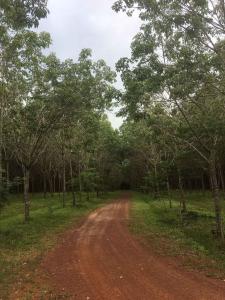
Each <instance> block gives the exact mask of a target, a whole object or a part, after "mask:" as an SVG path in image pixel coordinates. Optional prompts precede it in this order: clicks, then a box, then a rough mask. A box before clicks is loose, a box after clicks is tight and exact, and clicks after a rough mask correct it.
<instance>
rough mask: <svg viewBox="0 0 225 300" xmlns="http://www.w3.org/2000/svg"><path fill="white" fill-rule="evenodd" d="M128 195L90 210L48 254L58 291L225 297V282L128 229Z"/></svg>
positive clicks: (122, 296) (139, 299)
mask: <svg viewBox="0 0 225 300" xmlns="http://www.w3.org/2000/svg"><path fill="white" fill-rule="evenodd" d="M124 198H125V199H121V200H118V201H116V202H115V203H112V204H109V205H107V206H105V207H103V208H101V209H98V210H97V211H96V212H93V213H92V214H90V215H89V217H88V218H87V219H86V221H85V222H84V223H83V225H82V226H81V227H80V228H78V229H74V230H73V231H71V232H69V233H67V234H66V236H65V237H64V239H63V241H62V243H61V244H60V245H59V246H58V247H57V248H56V249H55V250H54V251H53V252H51V253H49V254H48V255H47V257H46V258H45V260H44V262H43V264H42V268H43V271H44V272H47V273H48V278H49V280H50V282H51V285H52V286H53V287H54V289H55V291H57V293H58V294H61V295H62V294H63V295H65V296H66V297H68V298H67V299H78V300H83V299H84V300H104V299H105V300H114V299H119V300H154V299H177V300H181V299H182V300H183V299H190V300H194V299H197V300H201V299H211V300H212V299H220V300H221V299H225V282H222V281H218V280H213V279H209V278H206V277H204V276H203V275H200V274H199V273H194V272H188V271H185V270H183V269H182V268H181V267H179V266H178V265H176V263H174V262H170V261H169V259H164V258H161V257H158V256H157V255H155V254H154V253H150V251H149V249H148V250H147V249H144V248H143V247H142V246H141V245H140V244H139V242H138V241H137V240H135V238H134V237H133V236H132V235H131V234H130V233H129V231H128V228H127V219H128V214H129V207H130V202H129V199H128V198H126V197H124ZM54 299H55V298H54ZM57 299H62V298H57Z"/></svg>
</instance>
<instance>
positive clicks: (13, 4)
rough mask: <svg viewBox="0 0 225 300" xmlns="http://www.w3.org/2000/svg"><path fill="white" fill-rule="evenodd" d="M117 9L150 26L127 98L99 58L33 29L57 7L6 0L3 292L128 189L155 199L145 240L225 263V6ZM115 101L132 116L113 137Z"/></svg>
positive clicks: (142, 226)
mask: <svg viewBox="0 0 225 300" xmlns="http://www.w3.org/2000/svg"><path fill="white" fill-rule="evenodd" d="M98 5H100V4H98ZM113 9H114V11H115V12H119V11H123V12H126V13H127V14H128V15H130V16H132V14H133V12H134V11H137V12H138V13H139V17H140V20H141V22H142V26H141V28H140V32H139V33H138V34H137V35H136V36H135V37H134V39H133V42H132V44H131V55H130V57H124V58H121V59H120V60H119V61H118V62H117V64H116V71H117V73H118V74H120V76H121V79H122V82H123V86H124V88H123V89H122V90H118V89H117V88H116V87H115V83H116V77H117V73H116V72H115V71H114V70H113V69H111V68H110V67H109V66H108V65H107V63H106V62H105V61H104V60H102V59H99V60H97V61H95V60H94V59H93V57H92V51H91V49H81V50H80V55H79V57H78V58H77V59H74V58H68V59H65V60H60V59H59V58H58V57H57V55H56V54H54V53H49V54H46V53H48V49H49V46H50V45H51V37H50V35H49V34H48V33H46V32H41V33H38V31H37V30H36V29H35V28H37V27H38V26H39V22H40V20H41V19H43V18H45V17H47V15H48V8H47V1H46V0H33V1H30V0H18V1H14V0H8V1H0V16H1V18H0V253H1V257H2V258H1V260H0V268H1V274H0V279H1V280H2V282H3V284H4V285H10V284H11V282H13V280H16V279H15V278H16V277H14V276H17V274H18V273H19V269H20V268H23V267H21V262H22V261H23V262H24V259H25V263H26V257H27V259H28V260H31V261H32V260H33V257H35V258H36V257H38V256H39V254H40V253H41V252H42V249H43V251H44V249H46V246H47V245H48V243H50V244H51V243H52V242H53V240H54V236H55V235H54V234H53V235H52V233H55V232H58V231H60V230H61V229H62V228H64V226H67V225H68V224H69V223H70V222H72V220H76V219H77V218H80V216H82V215H84V214H86V213H87V212H88V211H89V210H90V209H93V208H95V207H97V205H98V204H99V203H100V202H101V200H96V201H95V200H92V197H91V195H93V193H95V195H97V196H101V195H102V194H105V193H107V192H109V191H115V190H119V189H130V190H134V191H139V192H141V193H143V194H145V195H146V196H136V198H135V199H136V200H135V204H134V211H133V213H134V215H135V216H136V217H135V220H136V218H137V220H138V222H137V223H134V228H136V230H137V231H138V230H139V231H140V232H144V233H147V232H150V233H152V232H153V235H151V237H154V235H156V233H157V234H159V235H165V236H166V237H167V236H168V237H169V238H171V239H172V240H174V245H181V246H182V247H183V245H184V246H187V247H189V248H190V249H191V250H192V251H194V253H199V255H201V254H203V255H205V256H208V257H209V258H212V259H213V260H215V261H218V262H219V267H221V269H223V268H224V231H225V223H224V219H225V215H224V193H225V84H224V83H225V18H224V16H225V4H224V1H220V0H217V1H208V0H201V1H200V0H199V1H187V0H182V1H181V0H171V1H165V0H159V1H146V0H129V1H127V0H118V1H116V2H115V4H114V5H113ZM118 43H119V41H118ZM115 106H117V107H119V113H118V114H119V115H120V116H122V117H123V118H124V122H123V125H122V126H121V128H120V129H116V130H115V129H114V128H112V126H111V124H110V122H109V120H108V118H107V111H109V110H112V109H114V107H115ZM196 190H200V192H199V193H197V192H196V193H195V192H194V191H196ZM175 191H176V192H175ZM209 191H211V192H209ZM22 194H23V196H22V198H21V195H22ZM56 194H60V200H59V199H58V198H57V197H58V196H56ZM84 194H85V196H83V198H82V199H83V200H82V201H81V200H80V198H79V195H84ZM68 195H70V196H68ZM162 195H164V196H163V197H162ZM165 195H166V196H165ZM68 197H71V198H70V200H69V202H70V204H68ZM139 198H140V199H139ZM210 198H211V202H210ZM84 199H85V202H84ZM138 199H139V200H138ZM22 201H23V202H22ZM99 201H100V202H99ZM139 221H140V222H139ZM135 222H136V221H135ZM135 224H136V225H135ZM51 236H53V240H52V238H51ZM49 237H50V238H49ZM164 247H166V244H165V245H163V247H162V249H164ZM182 247H181V248H179V249H178V250H179V251H180V252H181V253H183V252H182V251H183V250H182V249H183V248H182ZM179 251H178V252H179ZM33 252H34V253H33ZM197 263H198V262H196V264H197ZM21 271H22V272H23V273H24V274H23V277H24V276H25V271H23V269H22V270H21Z"/></svg>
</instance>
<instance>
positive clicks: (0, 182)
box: [0, 97, 3, 200]
mask: <svg viewBox="0 0 225 300" xmlns="http://www.w3.org/2000/svg"><path fill="white" fill-rule="evenodd" d="M2 152H3V97H0V191H1V189H3V175H2V174H3V157H2ZM0 197H2V194H1V192H0ZM0 200H1V199H0Z"/></svg>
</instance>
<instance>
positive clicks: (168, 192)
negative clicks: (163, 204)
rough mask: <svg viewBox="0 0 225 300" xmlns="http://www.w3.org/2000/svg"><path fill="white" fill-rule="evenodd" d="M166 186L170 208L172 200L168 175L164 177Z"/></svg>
mask: <svg viewBox="0 0 225 300" xmlns="http://www.w3.org/2000/svg"><path fill="white" fill-rule="evenodd" d="M166 187H167V194H168V197H169V204H170V208H172V200H171V195H170V182H169V176H167V177H166Z"/></svg>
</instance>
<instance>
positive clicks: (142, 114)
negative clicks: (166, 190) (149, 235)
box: [114, 0, 225, 239]
mask: <svg viewBox="0 0 225 300" xmlns="http://www.w3.org/2000/svg"><path fill="white" fill-rule="evenodd" d="M114 9H115V10H116V11H119V10H124V11H126V12H127V13H128V14H130V15H131V14H132V12H133V10H135V9H137V10H139V11H140V18H141V20H142V21H143V25H142V27H141V31H140V33H138V34H137V35H136V37H135V39H134V41H133V43H132V46H131V49H132V57H131V59H127V58H123V59H121V60H120V61H119V62H118V64H117V69H118V71H120V72H121V74H122V79H123V82H124V85H125V88H126V92H125V93H124V95H123V103H124V109H123V110H124V112H125V113H127V114H128V115H130V116H131V117H132V118H134V115H135V117H136V118H137V117H139V118H149V116H148V115H149V114H150V111H151V103H152V101H154V102H158V101H159V102H161V103H163V104H164V109H165V114H166V115H167V116H168V118H171V119H172V122H173V123H174V124H175V128H176V129H175V131H174V132H173V141H174V143H175V144H176V146H177V147H176V149H175V150H174V153H176V152H177V151H178V152H177V153H178V157H179V156H180V157H181V156H182V155H181V151H182V152H183V151H194V152H195V153H196V154H198V156H199V159H198V161H201V162H199V163H198V165H200V166H202V173H203V172H204V171H205V169H207V170H208V174H209V176H210V184H211V187H212V191H213V199H214V206H215V216H216V228H217V229H216V231H217V235H218V236H220V237H221V238H222V239H223V236H224V233H223V224H222V215H221V200H220V197H219V184H220V178H219V177H220V176H219V170H220V169H221V167H220V165H221V163H222V161H223V158H222V157H220V151H221V147H223V146H222V144H223V140H224V113H225V111H224V75H225V73H224V34H225V19H224V12H225V6H224V1H176V0H173V1H142V0H137V1H136V0H134V1H125V0H124V1H123V0H119V1H116V3H115V4H114ZM149 128H151V126H150V127H149ZM162 151H164V147H162ZM179 153H180V154H179ZM176 156H177V155H176ZM179 161H181V160H180V159H179ZM176 167H177V169H178V174H180V175H179V176H178V177H179V186H180V189H182V173H183V170H182V169H183V166H182V164H181V162H180V163H178V164H177V166H176ZM183 209H185V206H183Z"/></svg>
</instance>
